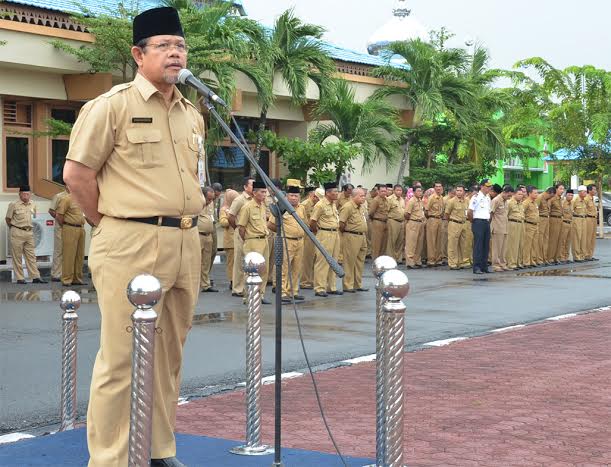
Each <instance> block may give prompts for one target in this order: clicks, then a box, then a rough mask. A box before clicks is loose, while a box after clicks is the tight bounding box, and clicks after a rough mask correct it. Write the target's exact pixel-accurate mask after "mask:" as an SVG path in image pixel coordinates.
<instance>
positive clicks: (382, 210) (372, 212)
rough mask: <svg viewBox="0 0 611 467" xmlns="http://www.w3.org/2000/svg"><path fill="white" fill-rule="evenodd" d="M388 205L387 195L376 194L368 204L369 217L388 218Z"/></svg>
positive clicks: (383, 219)
mask: <svg viewBox="0 0 611 467" xmlns="http://www.w3.org/2000/svg"><path fill="white" fill-rule="evenodd" d="M389 207H390V206H389V202H388V196H387V197H382V196H376V197H375V198H374V199H373V201H372V202H371V204H370V205H369V217H371V218H372V219H373V220H381V221H385V220H387V219H388V211H389Z"/></svg>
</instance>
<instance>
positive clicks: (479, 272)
mask: <svg viewBox="0 0 611 467" xmlns="http://www.w3.org/2000/svg"><path fill="white" fill-rule="evenodd" d="M483 273H484V271H482V270H481V269H480V268H477V269H474V270H473V274H483Z"/></svg>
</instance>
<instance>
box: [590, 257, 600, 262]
mask: <svg viewBox="0 0 611 467" xmlns="http://www.w3.org/2000/svg"><path fill="white" fill-rule="evenodd" d="M590 261H600V260H599V259H598V258H590Z"/></svg>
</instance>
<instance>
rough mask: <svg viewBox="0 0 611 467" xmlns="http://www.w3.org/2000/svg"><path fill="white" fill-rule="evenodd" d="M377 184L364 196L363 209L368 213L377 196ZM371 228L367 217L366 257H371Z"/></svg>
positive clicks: (369, 219)
mask: <svg viewBox="0 0 611 467" xmlns="http://www.w3.org/2000/svg"><path fill="white" fill-rule="evenodd" d="M379 186H380V185H379V184H376V185H374V187H373V188H372V189H371V190H369V193H367V194H366V195H365V207H366V208H367V212H368V213H369V206H371V203H372V201H373V200H374V199H375V198H376V197H377V196H378V188H379ZM372 230H373V228H372V225H371V218H370V217H369V215H367V256H369V257H371V255H372V253H371V246H372V242H371V232H372Z"/></svg>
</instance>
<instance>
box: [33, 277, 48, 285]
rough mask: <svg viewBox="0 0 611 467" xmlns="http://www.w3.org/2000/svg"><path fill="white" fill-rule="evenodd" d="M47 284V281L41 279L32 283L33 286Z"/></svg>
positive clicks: (38, 278)
mask: <svg viewBox="0 0 611 467" xmlns="http://www.w3.org/2000/svg"><path fill="white" fill-rule="evenodd" d="M46 283H47V281H46V280H44V279H42V278H40V277H37V278H36V279H34V280H33V281H32V284H46Z"/></svg>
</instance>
